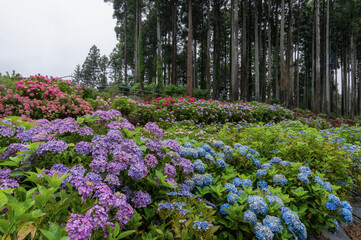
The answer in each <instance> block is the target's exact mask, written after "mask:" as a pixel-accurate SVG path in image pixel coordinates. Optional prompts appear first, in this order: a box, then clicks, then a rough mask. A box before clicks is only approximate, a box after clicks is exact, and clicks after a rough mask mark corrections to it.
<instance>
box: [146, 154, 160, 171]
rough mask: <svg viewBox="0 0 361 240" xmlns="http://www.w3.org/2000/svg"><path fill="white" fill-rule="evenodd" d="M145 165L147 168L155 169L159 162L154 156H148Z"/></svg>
mask: <svg viewBox="0 0 361 240" xmlns="http://www.w3.org/2000/svg"><path fill="white" fill-rule="evenodd" d="M144 163H145V165H146V166H147V167H151V168H154V167H155V166H157V164H158V160H157V158H156V157H155V156H154V155H153V154H147V155H146V156H145V158H144Z"/></svg>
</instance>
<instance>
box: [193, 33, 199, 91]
mask: <svg viewBox="0 0 361 240" xmlns="http://www.w3.org/2000/svg"><path fill="white" fill-rule="evenodd" d="M193 42H194V44H193V88H198V79H197V40H196V39H193Z"/></svg>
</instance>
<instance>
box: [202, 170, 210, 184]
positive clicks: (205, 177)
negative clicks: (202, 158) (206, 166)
mask: <svg viewBox="0 0 361 240" xmlns="http://www.w3.org/2000/svg"><path fill="white" fill-rule="evenodd" d="M202 179H203V186H209V185H212V181H213V177H212V175H211V174H208V173H206V174H203V176H202Z"/></svg>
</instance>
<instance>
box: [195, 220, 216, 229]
mask: <svg viewBox="0 0 361 240" xmlns="http://www.w3.org/2000/svg"><path fill="white" fill-rule="evenodd" d="M212 226H213V225H212V223H211V222H208V221H199V220H196V221H194V225H193V229H196V230H197V231H207V230H208V229H209V228H210V227H212Z"/></svg>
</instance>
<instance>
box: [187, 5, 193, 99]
mask: <svg viewBox="0 0 361 240" xmlns="http://www.w3.org/2000/svg"><path fill="white" fill-rule="evenodd" d="M192 42H193V23H192V0H188V49H187V51H188V52H187V95H188V96H190V97H192V93H193V89H192V87H193V83H192V81H193V79H192V72H193V62H192V58H193V57H192V56H193V54H192Z"/></svg>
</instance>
